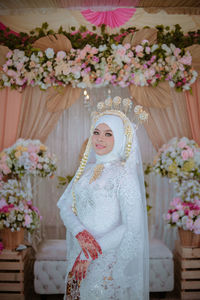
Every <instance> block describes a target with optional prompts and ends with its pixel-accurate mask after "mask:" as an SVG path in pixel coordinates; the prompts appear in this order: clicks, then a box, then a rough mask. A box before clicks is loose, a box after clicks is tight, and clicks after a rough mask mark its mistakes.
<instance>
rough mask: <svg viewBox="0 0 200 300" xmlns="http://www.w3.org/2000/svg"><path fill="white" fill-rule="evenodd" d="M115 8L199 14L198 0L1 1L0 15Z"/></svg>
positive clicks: (199, 1) (199, 5)
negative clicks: (59, 9)
mask: <svg viewBox="0 0 200 300" xmlns="http://www.w3.org/2000/svg"><path fill="white" fill-rule="evenodd" d="M115 7H138V8H143V9H145V10H146V11H147V12H149V13H156V12H158V11H160V10H165V11H166V12H168V13H170V14H190V15H197V14H200V0H42V1H41V0H31V1H30V0H1V1H0V14H3V15H5V14H7V13H9V14H10V13H12V11H15V13H16V11H17V10H18V11H20V10H23V11H26V10H30V9H37V8H38V9H44V8H45V9H48V8H49V9H52V8H67V9H74V10H77V9H78V10H80V9H86V8H90V9H93V10H99V8H101V9H102V8H103V10H109V9H113V8H115Z"/></svg>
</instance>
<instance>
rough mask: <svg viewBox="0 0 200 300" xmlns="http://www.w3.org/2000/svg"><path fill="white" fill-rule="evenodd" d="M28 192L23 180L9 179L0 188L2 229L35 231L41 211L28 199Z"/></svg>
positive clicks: (0, 227)
mask: <svg viewBox="0 0 200 300" xmlns="http://www.w3.org/2000/svg"><path fill="white" fill-rule="evenodd" d="M27 197H28V196H27V192H26V190H25V189H24V187H23V185H22V183H21V181H18V180H16V179H9V180H8V181H7V182H4V183H3V184H2V186H1V189H0V229H3V228H10V229H11V231H19V230H20V228H25V229H27V230H28V231H29V232H31V233H32V232H33V231H34V230H35V229H36V228H38V227H39V225H40V220H41V218H42V217H41V216H40V212H39V210H38V208H37V207H35V206H33V205H32V202H31V201H27Z"/></svg>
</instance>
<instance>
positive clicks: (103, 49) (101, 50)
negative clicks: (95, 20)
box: [99, 45, 107, 52]
mask: <svg viewBox="0 0 200 300" xmlns="http://www.w3.org/2000/svg"><path fill="white" fill-rule="evenodd" d="M105 50H107V46H106V45H100V46H99V51H100V52H103V51H105Z"/></svg>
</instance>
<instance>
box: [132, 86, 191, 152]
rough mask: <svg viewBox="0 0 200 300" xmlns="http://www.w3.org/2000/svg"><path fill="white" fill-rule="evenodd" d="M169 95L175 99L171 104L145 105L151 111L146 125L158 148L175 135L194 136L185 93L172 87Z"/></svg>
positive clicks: (179, 136)
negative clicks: (164, 105)
mask: <svg viewBox="0 0 200 300" xmlns="http://www.w3.org/2000/svg"><path fill="white" fill-rule="evenodd" d="M168 97H169V98H171V99H172V100H173V101H172V104H171V105H170V106H167V107H165V108H156V107H145V110H146V111H147V112H148V113H149V120H148V122H147V123H146V124H144V126H145V129H146V131H147V134H148V136H149V138H150V139H151V141H152V144H153V145H154V147H155V149H156V150H158V149H159V148H160V147H161V146H162V145H163V144H165V143H167V142H168V141H169V140H170V139H171V138H173V137H175V136H176V137H178V138H181V137H183V136H186V137H188V138H189V139H191V138H192V132H191V128H190V123H189V119H188V114H187V107H186V101H185V94H184V93H177V92H176V91H174V90H173V89H171V91H170V94H169V95H168ZM136 102H137V101H136Z"/></svg>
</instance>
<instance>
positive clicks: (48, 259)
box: [34, 239, 174, 294]
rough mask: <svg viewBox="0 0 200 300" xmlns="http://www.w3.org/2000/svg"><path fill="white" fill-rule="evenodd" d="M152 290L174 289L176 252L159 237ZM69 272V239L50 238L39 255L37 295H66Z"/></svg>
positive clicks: (154, 249)
mask: <svg viewBox="0 0 200 300" xmlns="http://www.w3.org/2000/svg"><path fill="white" fill-rule="evenodd" d="M149 256H150V291H151V292H163V291H172V290H173V285H174V264H173V256H172V252H171V251H170V250H169V249H168V248H167V247H166V245H165V244H164V243H163V242H161V241H160V240H157V239H152V240H150V247H149ZM65 274H66V241H65V240H46V241H44V242H43V243H42V244H41V245H40V247H39V249H38V252H37V254H36V261H35V264H34V288H35V292H36V293H37V294H63V293H64V290H65Z"/></svg>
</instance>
